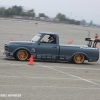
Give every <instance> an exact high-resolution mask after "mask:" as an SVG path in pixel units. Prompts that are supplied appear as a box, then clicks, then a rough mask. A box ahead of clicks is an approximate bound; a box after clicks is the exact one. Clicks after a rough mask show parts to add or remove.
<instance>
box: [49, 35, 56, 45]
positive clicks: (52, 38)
mask: <svg viewBox="0 0 100 100" xmlns="http://www.w3.org/2000/svg"><path fill="white" fill-rule="evenodd" d="M48 39H49V40H48V42H49V43H56V39H55V36H54V35H50V37H49V38H48Z"/></svg>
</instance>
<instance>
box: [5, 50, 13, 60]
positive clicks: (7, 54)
mask: <svg viewBox="0 0 100 100" xmlns="http://www.w3.org/2000/svg"><path fill="white" fill-rule="evenodd" d="M3 54H4V55H6V57H7V58H12V57H13V56H12V55H11V54H10V52H8V51H4V52H3Z"/></svg>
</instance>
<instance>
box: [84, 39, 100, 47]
mask: <svg viewBox="0 0 100 100" xmlns="http://www.w3.org/2000/svg"><path fill="white" fill-rule="evenodd" d="M85 41H89V42H88V47H93V48H96V46H97V43H99V42H100V39H92V38H85Z"/></svg>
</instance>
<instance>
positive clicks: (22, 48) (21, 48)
mask: <svg viewBox="0 0 100 100" xmlns="http://www.w3.org/2000/svg"><path fill="white" fill-rule="evenodd" d="M19 50H26V51H27V52H28V53H29V55H30V54H31V53H30V51H29V49H27V48H25V47H20V48H17V49H16V50H15V51H14V52H13V57H14V56H15V55H16V53H17V51H19Z"/></svg>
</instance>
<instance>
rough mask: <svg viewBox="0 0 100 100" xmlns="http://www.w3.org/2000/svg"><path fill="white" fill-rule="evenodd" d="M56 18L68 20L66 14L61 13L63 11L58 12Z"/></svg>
mask: <svg viewBox="0 0 100 100" xmlns="http://www.w3.org/2000/svg"><path fill="white" fill-rule="evenodd" d="M56 18H57V19H59V20H60V21H66V20H67V18H66V15H64V14H61V13H58V14H57V15H56Z"/></svg>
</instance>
